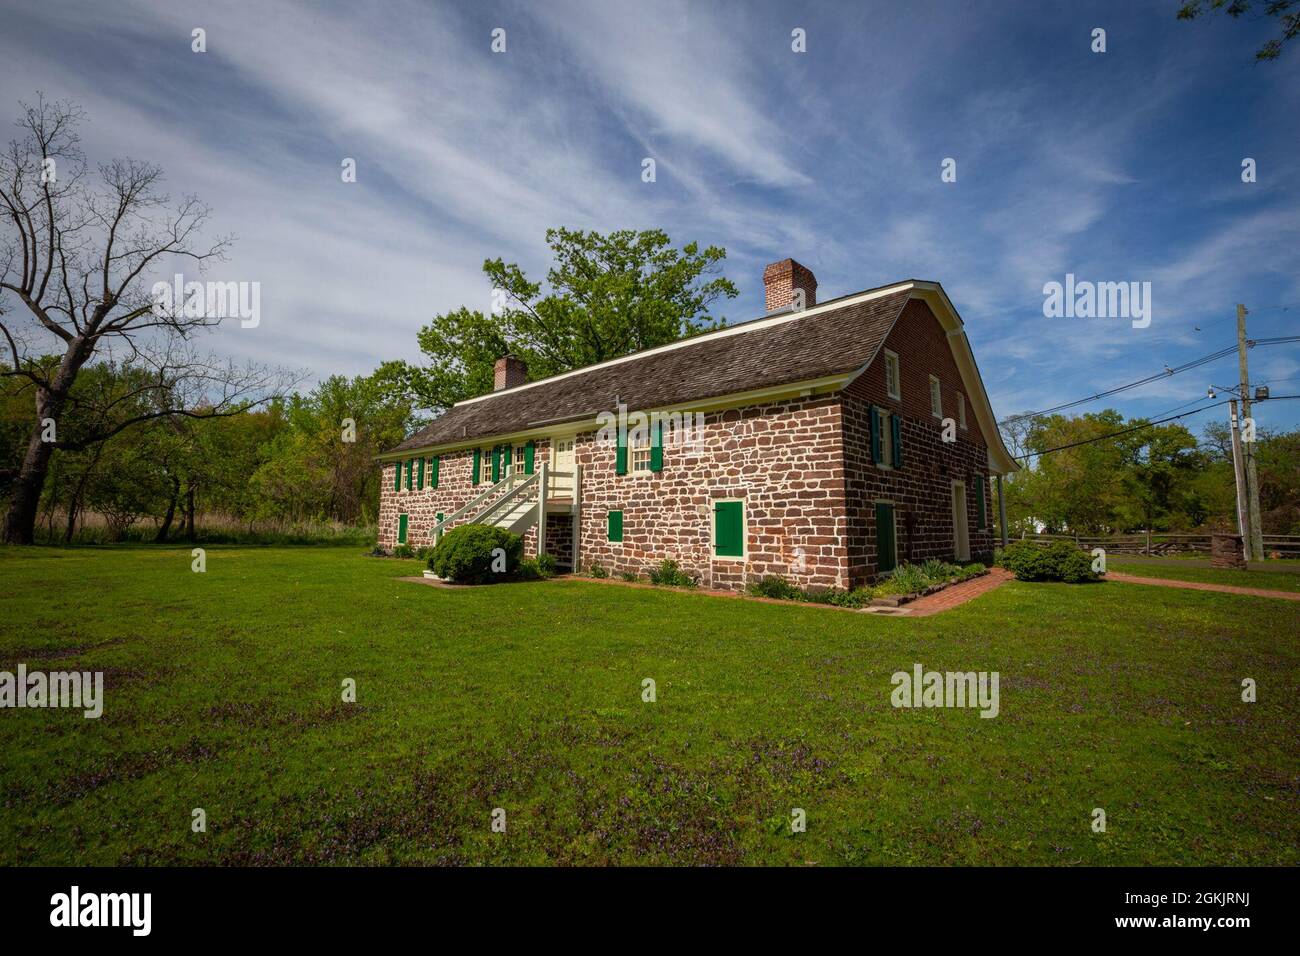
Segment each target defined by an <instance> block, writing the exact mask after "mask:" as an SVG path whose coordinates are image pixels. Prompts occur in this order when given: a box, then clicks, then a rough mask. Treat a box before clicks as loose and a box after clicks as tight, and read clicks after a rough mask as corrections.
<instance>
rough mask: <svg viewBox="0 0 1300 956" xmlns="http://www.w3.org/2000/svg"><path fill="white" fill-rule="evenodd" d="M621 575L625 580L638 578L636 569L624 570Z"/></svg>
mask: <svg viewBox="0 0 1300 956" xmlns="http://www.w3.org/2000/svg"><path fill="white" fill-rule="evenodd" d="M619 577H620V578H622V579H623V580H624V581H635V580H636V572H635V571H624V572H623V573H622V574H620V575H619Z"/></svg>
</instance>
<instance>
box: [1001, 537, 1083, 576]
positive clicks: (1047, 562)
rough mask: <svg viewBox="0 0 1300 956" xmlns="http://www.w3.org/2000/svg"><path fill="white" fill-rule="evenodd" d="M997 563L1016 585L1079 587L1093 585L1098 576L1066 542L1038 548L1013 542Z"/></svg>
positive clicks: (1056, 542) (1026, 542)
mask: <svg viewBox="0 0 1300 956" xmlns="http://www.w3.org/2000/svg"><path fill="white" fill-rule="evenodd" d="M999 557H1000V561H999V563H1000V564H1001V566H1002V567H1004V568H1006V569H1007V570H1008V571H1010V572H1011V573H1012V574H1014V575H1015V576H1016V580H1018V581H1065V582H1066V583H1067V584H1079V583H1082V582H1084V581H1095V580H1097V578H1098V577H1100V575H1098V574H1096V573H1095V572H1094V571H1093V570H1092V561H1091V560H1090V559H1089V557H1088V555H1087V554H1085V553H1084V552H1082V551H1080V550H1079V549H1078V548H1076V547H1075V546H1074V545H1072V544H1070V543H1069V542H1068V541H1053V542H1052V543H1051V544H1049V545H1048V546H1047V547H1041V546H1039V545H1037V544H1033V543H1032V542H1029V541H1015V542H1013V543H1011V544H1009V545H1007V546H1006V547H1005V548H1004V549H1003V550H1002V553H1001V555H1000V556H999Z"/></svg>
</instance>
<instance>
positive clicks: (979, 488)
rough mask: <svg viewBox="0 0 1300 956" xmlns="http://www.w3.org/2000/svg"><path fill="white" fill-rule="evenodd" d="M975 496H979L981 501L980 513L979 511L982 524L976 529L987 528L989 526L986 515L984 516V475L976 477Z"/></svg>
mask: <svg viewBox="0 0 1300 956" xmlns="http://www.w3.org/2000/svg"><path fill="white" fill-rule="evenodd" d="M975 494H976V495H977V496H979V500H980V511H979V515H980V523H979V524H978V525H976V527H977V528H985V527H987V525H986V524H985V515H984V476H983V475H976V476H975Z"/></svg>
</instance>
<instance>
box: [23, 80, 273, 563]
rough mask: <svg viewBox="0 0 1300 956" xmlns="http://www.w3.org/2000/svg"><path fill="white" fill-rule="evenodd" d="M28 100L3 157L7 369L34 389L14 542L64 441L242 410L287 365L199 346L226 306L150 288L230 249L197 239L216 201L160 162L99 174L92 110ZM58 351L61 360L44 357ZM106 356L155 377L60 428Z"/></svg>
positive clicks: (30, 520)
mask: <svg viewBox="0 0 1300 956" xmlns="http://www.w3.org/2000/svg"><path fill="white" fill-rule="evenodd" d="M20 106H21V112H22V115H21V117H20V118H19V120H18V122H17V126H18V128H19V130H20V131H21V132H20V136H19V138H18V139H16V140H14V141H13V142H11V143H10V145H9V149H8V151H7V152H6V153H4V154H0V222H2V223H3V226H0V333H2V334H3V338H4V343H3V344H4V345H5V346H7V347H8V352H9V357H8V358H9V361H8V362H7V363H6V364H7V365H8V366H9V367H0V374H4V375H8V376H21V377H23V378H25V379H27V380H29V381H30V382H31V383H32V384H33V386H35V398H36V402H35V405H36V407H35V419H34V421H33V425H32V431H31V437H30V440H29V441H28V444H27V451H26V453H25V455H24V457H23V461H22V465H21V466H20V468H19V470H18V473H17V475H16V476H14V477H13V480H12V484H11V492H12V497H11V500H10V505H9V511H8V514H7V516H6V518H5V530H4V540H5V541H6V542H10V543H16V544H30V543H31V542H32V538H33V532H34V529H35V523H36V517H37V509H38V506H39V502H40V496H41V489H42V487H43V486H44V483H45V476H46V473H47V471H48V468H49V463H50V458H51V456H52V455H53V453H54V451H55V449H57V448H65V449H76V448H85V447H87V446H89V445H91V444H93V443H95V442H98V441H103V440H105V439H107V438H110V437H111V436H112V435H114V434H116V433H117V432H120V431H122V430H123V429H125V428H129V427H131V426H132V425H135V424H137V423H139V422H142V421H147V420H151V419H157V418H163V417H175V416H190V417H195V418H201V417H211V416H215V415H229V414H238V413H239V412H241V411H244V410H245V409H247V408H249V407H251V406H252V405H254V404H256V403H258V402H260V401H264V400H265V399H266V398H268V397H269V396H270V394H272V393H273V392H276V391H282V390H283V388H284V387H285V386H287V385H288V384H289V376H288V374H287V373H285V372H284V371H282V370H277V371H267V370H264V369H261V368H257V367H253V366H247V367H243V368H239V367H236V366H234V365H233V364H231V363H222V362H220V361H218V360H215V359H213V358H211V357H208V356H204V355H201V354H200V353H198V352H197V351H195V349H194V348H193V343H192V342H191V336H192V335H193V334H194V333H195V332H196V331H198V330H200V329H203V328H206V327H210V326H213V325H216V324H218V323H219V322H220V321H221V317H220V316H213V315H211V314H209V313H208V312H207V311H206V310H197V311H198V312H200V313H201V314H193V313H194V312H195V311H196V310H187V309H185V308H184V307H183V304H182V303H180V302H175V303H172V304H171V305H170V306H169V307H168V308H163V307H161V306H160V304H159V303H158V302H156V301H155V300H154V298H153V297H152V296H151V295H150V294H149V292H148V291H147V288H148V287H147V286H146V283H147V282H148V280H149V278H150V277H151V275H152V272H153V270H155V269H157V268H159V267H161V266H163V265H164V264H166V263H167V262H168V261H170V260H172V259H175V258H180V259H186V260H189V261H190V262H192V263H194V264H195V266H196V268H198V269H200V270H202V269H203V267H204V265H205V264H206V263H208V262H210V261H212V260H221V259H223V258H224V254H225V252H226V250H227V249H228V248H229V245H230V243H231V241H232V240H231V238H230V237H224V238H222V237H218V238H216V239H215V240H214V241H212V242H211V244H206V245H204V244H203V243H202V242H201V239H200V236H201V233H202V231H203V227H204V225H205V223H206V221H207V218H208V215H209V209H208V208H207V207H206V206H204V205H203V204H202V203H200V202H199V201H198V199H196V198H195V197H193V196H187V197H185V198H184V199H182V200H181V201H180V202H179V203H177V204H175V205H172V204H171V201H170V199H169V198H168V197H167V196H166V195H164V194H162V193H161V192H160V191H159V186H160V184H161V182H162V170H161V169H160V168H159V167H158V166H155V165H153V164H150V163H145V162H140V161H138V160H132V159H118V160H113V161H112V162H109V163H104V164H102V165H100V166H99V167H98V176H97V177H92V176H90V175H89V174H88V173H87V169H86V164H85V159H84V157H83V155H82V152H81V149H80V139H79V136H78V134H77V128H78V126H79V125H80V123H81V122H82V121H83V120H84V115H83V113H82V111H81V109H80V108H79V107H77V106H75V105H73V104H70V103H51V102H47V101H46V99H45V98H44V96H38V98H37V101H36V103H35V105H31V106H29V105H27V104H20ZM14 300H16V308H15V305H14ZM11 313H14V314H16V315H18V316H21V320H17V319H14V318H11V316H10V314H11ZM51 346H53V350H52V349H51ZM60 350H61V352H62V356H61V358H59V359H58V360H57V362H54V363H52V362H42V361H41V360H40V358H39V356H40V355H42V354H44V355H49V354H51V351H53V352H54V354H55V355H58V352H59V351H60ZM96 355H100V356H105V357H115V358H116V359H118V360H120V361H123V362H127V363H130V364H131V365H133V366H135V367H137V368H142V369H145V370H147V375H146V376H145V377H144V378H143V380H142V381H141V382H140V383H139V385H138V387H137V388H136V389H134V390H132V391H130V393H129V394H127V395H114V396H106V397H105V399H104V402H103V405H104V406H105V407H104V408H102V409H92V410H91V411H102V412H103V414H102V415H97V416H96V415H91V416H90V418H91V420H92V424H91V425H90V426H89V427H88V428H83V429H79V431H80V433H79V434H76V435H62V434H60V433H59V428H58V426H59V422H60V419H61V416H63V415H64V413H65V411H66V410H67V408H68V405H69V402H70V401H76V400H80V401H83V402H92V403H93V402H94V401H95V397H94V396H85V397H83V398H80V399H76V398H74V393H73V384H74V383H75V382H76V379H77V375H78V373H79V372H80V371H81V369H82V368H83V367H84V366H85V365H86V363H87V362H89V361H90V360H91V359H92V358H94V357H96ZM120 403H128V404H131V405H133V406H134V407H133V408H132V409H131V413H130V414H127V415H125V416H122V415H120V414H111V413H112V412H113V411H114V410H120V408H121V405H120ZM79 418H80V416H79Z"/></svg>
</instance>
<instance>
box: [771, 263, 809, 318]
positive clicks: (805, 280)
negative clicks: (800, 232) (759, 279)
mask: <svg viewBox="0 0 1300 956" xmlns="http://www.w3.org/2000/svg"><path fill="white" fill-rule="evenodd" d="M763 289H764V291H765V292H766V299H767V311H768V312H778V311H780V310H782V309H785V308H789V307H790V306H793V305H794V304H795V290H796V289H803V297H804V301H803V306H804V308H805V309H811V308H812V307H813V306H814V305H816V304H817V277H816V276H814V275H813V274H812V271H811V270H810V269H808V268H807V267H806V266H801V265H799V263H797V262H795V261H794V260H793V259H782V260H781V261H780V262H774V263H772V264H771V265H770V266H768V267H767V268H766V269H764V270H763Z"/></svg>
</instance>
